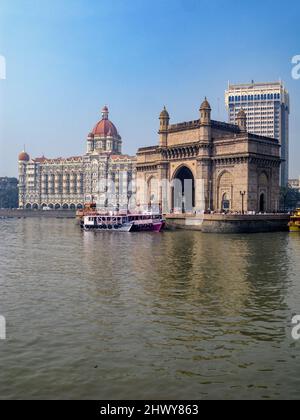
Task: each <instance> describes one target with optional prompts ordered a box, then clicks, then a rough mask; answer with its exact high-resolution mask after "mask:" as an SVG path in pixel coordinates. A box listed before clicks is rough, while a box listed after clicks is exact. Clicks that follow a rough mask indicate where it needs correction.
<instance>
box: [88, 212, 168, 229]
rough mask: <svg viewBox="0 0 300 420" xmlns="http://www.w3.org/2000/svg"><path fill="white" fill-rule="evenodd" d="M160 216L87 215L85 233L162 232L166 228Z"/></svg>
mask: <svg viewBox="0 0 300 420" xmlns="http://www.w3.org/2000/svg"><path fill="white" fill-rule="evenodd" d="M164 224H165V222H164V220H163V217H162V215H160V214H147V213H142V214H138V213H137V214H131V213H128V214H119V213H116V214H101V213H98V214H87V215H85V216H84V217H83V223H82V228H83V229H84V230H85V231H93V230H97V231H118V232H147V231H148V232H160V231H161V230H162V229H163V227H164Z"/></svg>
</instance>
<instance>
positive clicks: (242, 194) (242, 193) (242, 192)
mask: <svg viewBox="0 0 300 420" xmlns="http://www.w3.org/2000/svg"><path fill="white" fill-rule="evenodd" d="M240 194H241V196H242V214H245V211H244V197H245V195H246V191H240Z"/></svg>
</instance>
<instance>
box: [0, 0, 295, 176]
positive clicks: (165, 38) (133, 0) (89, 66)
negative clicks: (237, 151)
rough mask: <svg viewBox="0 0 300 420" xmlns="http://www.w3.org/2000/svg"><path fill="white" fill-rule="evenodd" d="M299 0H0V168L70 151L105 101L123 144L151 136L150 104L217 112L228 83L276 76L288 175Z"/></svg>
mask: <svg viewBox="0 0 300 420" xmlns="http://www.w3.org/2000/svg"><path fill="white" fill-rule="evenodd" d="M299 15H300V3H299V0H288V1H287V2H282V1H278V0H272V1H271V0H259V1H257V0H252V1H251V2H245V1H242V0H210V1H207V0H110V1H108V0H106V1H104V0H51V1H50V0H0V55H3V56H5V57H6V60H7V79H6V80H0V176H3V175H9V176H14V175H16V174H17V155H18V153H19V152H20V151H21V150H22V149H23V144H24V143H25V144H26V150H27V151H28V153H30V155H31V156H33V157H36V156H40V155H42V154H45V155H46V156H47V157H57V156H73V155H81V154H83V153H84V152H85V149H86V136H87V134H88V133H89V132H90V131H91V129H92V128H93V126H94V125H95V123H96V122H97V120H98V119H99V116H100V109H101V108H102V106H103V105H104V104H107V105H109V108H110V111H111V114H110V118H111V120H112V121H113V122H114V123H115V124H116V125H117V127H118V129H119V131H120V134H121V135H122V137H123V141H124V148H123V150H124V152H127V153H131V154H134V153H135V152H136V149H137V148H138V147H139V146H147V145H151V144H156V142H157V129H158V114H159V112H160V111H161V109H162V107H163V105H166V106H167V108H168V110H169V112H170V115H171V119H172V121H173V122H179V121H183V120H191V119H196V118H198V109H199V105H200V103H201V102H202V100H203V98H204V96H207V97H208V98H209V100H210V102H211V105H212V107H213V118H214V119H220V120H224V121H225V120H227V114H226V111H225V105H224V90H225V89H226V86H227V83H228V80H230V81H231V82H249V81H251V80H252V79H254V80H255V81H275V80H279V78H281V79H282V80H283V81H284V82H285V84H286V86H287V88H288V89H289V91H290V95H291V111H292V112H291V118H290V123H291V130H290V134H291V135H290V137H291V138H290V142H291V146H290V149H291V174H290V175H291V176H293V177H296V176H298V175H299V174H300V163H299V156H300V139H299V132H300V118H299V111H300V80H298V81H296V80H293V79H292V77H291V69H292V64H291V59H292V57H293V56H294V55H296V54H300V29H299Z"/></svg>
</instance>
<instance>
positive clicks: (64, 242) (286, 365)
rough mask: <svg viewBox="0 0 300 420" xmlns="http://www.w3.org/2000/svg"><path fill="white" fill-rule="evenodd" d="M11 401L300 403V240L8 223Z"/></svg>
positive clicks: (2, 278) (5, 358)
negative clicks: (298, 334) (297, 317)
mask: <svg viewBox="0 0 300 420" xmlns="http://www.w3.org/2000/svg"><path fill="white" fill-rule="evenodd" d="M0 237H1V241H0V293H1V294H0V315H4V316H5V317H6V321H7V340H6V341H0V356H1V357H0V372H1V373H0V398H1V399H3V398H18V399H20V398H25V399H32V398H46V399H48V398H51V399H56V398H63V399H75V398H79V399H88V398H92V399H211V398H251V399H252V398H266V399H275V398H293V399H295V398H299V396H300V342H296V341H293V340H292V338H291V319H292V316H293V315H294V314H300V258H299V256H300V235H297V234H295V235H289V234H287V233H282V234H281V233H279V234H267V235H260V234H258V235H232V236H231V235H228V236H225V235H204V234H201V233H199V232H183V231H182V232H165V233H163V234H152V233H145V234H120V233H119V234H118V233H108V232H107V233H105V232H102V233H98V234H95V233H92V232H90V233H89V232H86V233H83V232H81V231H80V229H79V228H78V226H76V225H75V224H74V221H72V220H48V219H37V220H36V219H25V220H2V221H0Z"/></svg>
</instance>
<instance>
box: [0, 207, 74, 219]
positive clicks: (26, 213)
mask: <svg viewBox="0 0 300 420" xmlns="http://www.w3.org/2000/svg"><path fill="white" fill-rule="evenodd" d="M24 217H45V218H48V219H74V218H75V217H76V211H75V210H49V211H45V210H22V209H20V210H19V209H0V218H24Z"/></svg>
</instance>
